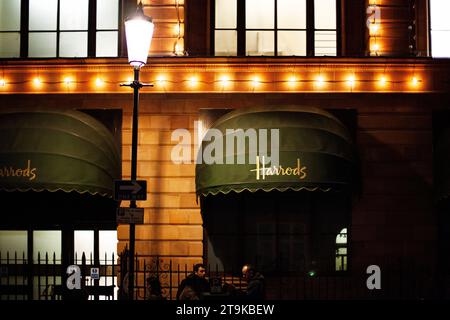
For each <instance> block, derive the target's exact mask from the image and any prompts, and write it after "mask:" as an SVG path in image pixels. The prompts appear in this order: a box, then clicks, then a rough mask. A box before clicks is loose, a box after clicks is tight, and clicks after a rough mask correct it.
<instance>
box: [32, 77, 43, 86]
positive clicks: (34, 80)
mask: <svg viewBox="0 0 450 320" xmlns="http://www.w3.org/2000/svg"><path fill="white" fill-rule="evenodd" d="M33 84H34V86H35V87H40V86H41V85H42V81H41V78H39V77H36V78H34V79H33Z"/></svg>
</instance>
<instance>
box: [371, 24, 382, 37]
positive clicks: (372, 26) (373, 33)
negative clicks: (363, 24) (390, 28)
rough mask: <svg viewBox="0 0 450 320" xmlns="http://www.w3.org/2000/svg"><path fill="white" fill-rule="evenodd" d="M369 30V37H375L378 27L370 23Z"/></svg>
mask: <svg viewBox="0 0 450 320" xmlns="http://www.w3.org/2000/svg"><path fill="white" fill-rule="evenodd" d="M369 30H370V34H371V35H376V34H377V33H378V31H379V30H380V25H379V24H378V23H372V24H371V25H370V27H369Z"/></svg>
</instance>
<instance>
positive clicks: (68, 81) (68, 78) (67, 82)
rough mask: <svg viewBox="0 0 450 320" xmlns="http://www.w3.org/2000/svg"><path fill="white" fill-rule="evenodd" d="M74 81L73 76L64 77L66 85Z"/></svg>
mask: <svg viewBox="0 0 450 320" xmlns="http://www.w3.org/2000/svg"><path fill="white" fill-rule="evenodd" d="M71 82H72V78H71V77H65V78H64V83H65V85H66V86H68V85H70V83H71Z"/></svg>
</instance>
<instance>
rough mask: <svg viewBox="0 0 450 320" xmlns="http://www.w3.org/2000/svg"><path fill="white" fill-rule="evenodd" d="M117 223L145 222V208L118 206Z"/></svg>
mask: <svg viewBox="0 0 450 320" xmlns="http://www.w3.org/2000/svg"><path fill="white" fill-rule="evenodd" d="M116 219H117V220H116V221H117V223H122V224H129V223H134V224H143V223H144V208H117V216H116Z"/></svg>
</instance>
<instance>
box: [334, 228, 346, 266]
mask: <svg viewBox="0 0 450 320" xmlns="http://www.w3.org/2000/svg"><path fill="white" fill-rule="evenodd" d="M336 271H347V228H344V229H342V230H341V232H339V233H338V235H337V236H336Z"/></svg>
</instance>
